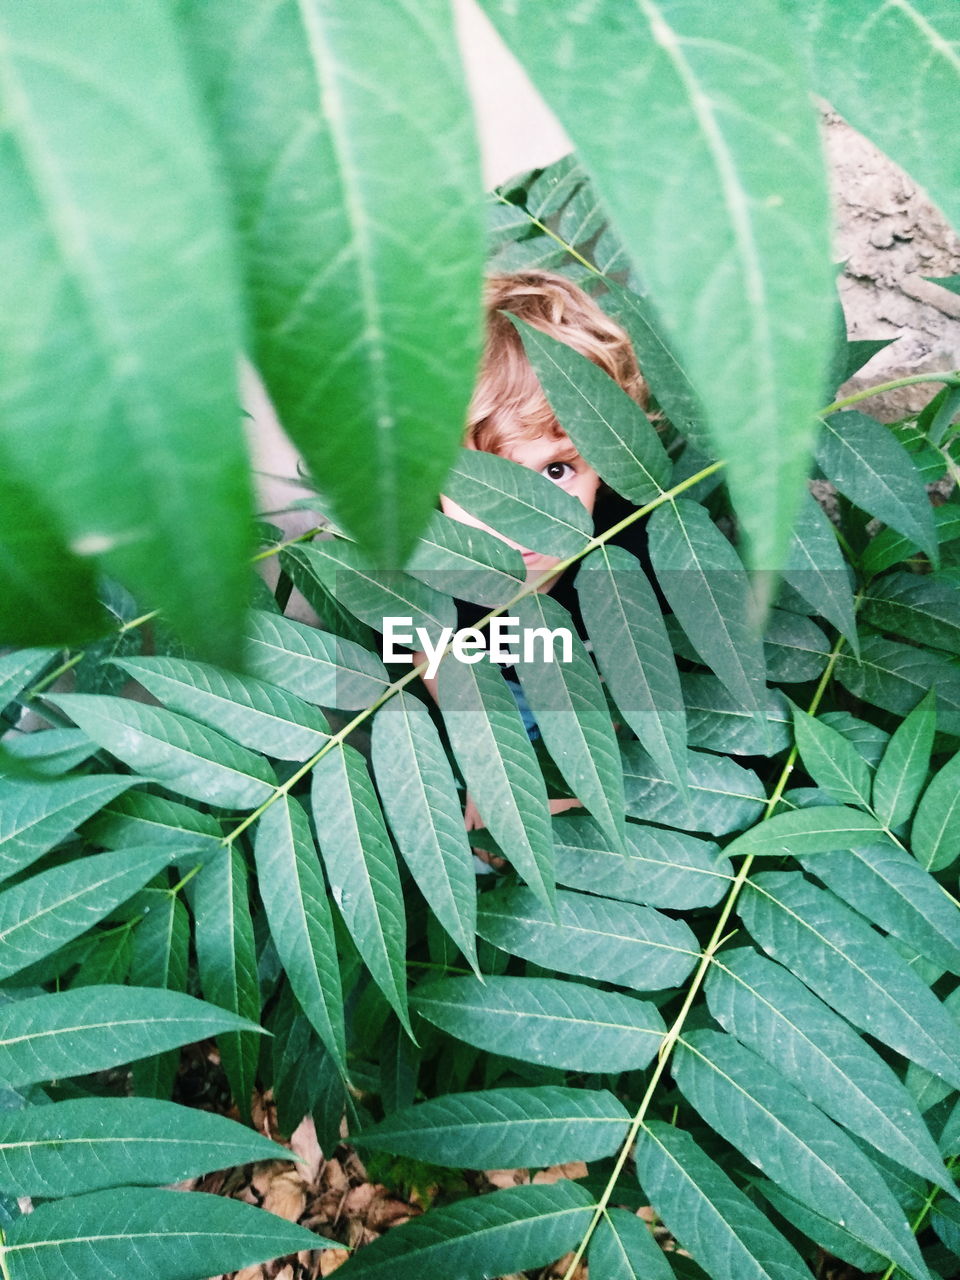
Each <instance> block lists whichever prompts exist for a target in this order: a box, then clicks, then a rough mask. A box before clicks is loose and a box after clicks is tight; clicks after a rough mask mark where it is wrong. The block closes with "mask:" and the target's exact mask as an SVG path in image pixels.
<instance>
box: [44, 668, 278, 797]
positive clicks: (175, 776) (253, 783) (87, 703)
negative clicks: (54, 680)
mask: <svg viewBox="0 0 960 1280" xmlns="http://www.w3.org/2000/svg"><path fill="white" fill-rule="evenodd" d="M47 696H48V698H49V701H51V702H52V703H53V704H54V705H55V706H57V707H59V708H60V709H61V710H63V711H65V712H66V713H67V715H68V716H70V718H71V720H73V721H74V722H75V723H76V724H78V725H79V726H80V728H81V729H82V730H83V731H84V733H86V734H89V736H90V737H91V738H93V740H94V742H98V743H99V744H100V746H101V747H104V748H106V750H107V751H109V752H110V753H111V754H112V755H115V756H116V757H117V759H118V760H122V761H123V763H124V764H126V765H129V766H130V768H131V769H135V770H136V771H137V772H138V773H140V774H141V775H142V776H143V777H145V778H149V779H152V780H153V781H155V782H159V783H161V784H162V785H163V786H166V787H169V788H170V790H172V791H176V792H178V793H180V794H181V795H185V796H190V797H191V798H192V799H194V800H202V801H204V802H205V803H206V804H216V805H223V806H226V807H228V808H237V809H254V808H256V806H257V805H259V804H262V803H263V801H264V800H266V799H268V797H269V796H270V795H272V793H273V789H274V787H275V786H276V778H275V776H274V773H273V770H272V769H271V768H270V765H269V764H267V762H266V760H264V759H263V757H262V756H259V755H256V754H255V753H254V752H252V751H248V750H247V748H246V747H241V746H238V745H237V744H236V743H234V742H231V741H230V740H229V738H224V737H223V736H222V735H221V734H219V733H217V732H215V731H214V730H213V729H207V728H206V727H205V726H203V725H199V724H196V723H195V722H194V721H193V720H188V719H186V717H185V716H180V715H177V714H176V712H173V711H167V710H165V709H164V708H163V707H148V706H145V705H144V704H143V703H140V702H132V701H130V700H129V699H127V698H113V697H108V696H106V695H99V696H97V695H94V694H88V693H58V694H57V695H56V696H53V695H52V694H49V695H47Z"/></svg>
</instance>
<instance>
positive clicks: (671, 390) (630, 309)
mask: <svg viewBox="0 0 960 1280" xmlns="http://www.w3.org/2000/svg"><path fill="white" fill-rule="evenodd" d="M594 254H595V258H596V262H597V265H598V266H599V267H601V269H602V270H603V271H604V272H607V273H609V272H610V271H611V270H612V271H616V270H618V269H622V268H618V267H617V266H609V267H608V266H606V265H604V264H603V263H602V262H601V260H600V243H599V242H598V244H597V247H596V249H595V250H594ZM618 257H619V258H623V257H624V254H623V250H622V249H618ZM604 284H605V286H606V290H607V291H606V292H605V293H603V294H602V295H601V296H600V297H599V298H598V299H597V301H598V302H599V303H600V305H601V307H603V309H604V311H606V312H608V313H609V314H610V315H612V316H613V317H614V318H615V319H616V320H618V321H619V322H620V324H621V325H622V326H623V328H624V329H626V331H627V333H628V334H629V336H630V343H631V345H632V347H633V349H634V351H635V352H636V355H637V359H638V361H639V363H640V368H641V369H642V370H643V376H644V378H645V380H646V382H647V384H648V385H649V387H650V390H651V391H652V392H653V395H654V396H655V398H656V401H657V404H658V405H660V407H661V408H662V409H663V411H664V413H665V414H666V415H667V417H668V419H669V420H670V422H671V423H672V425H673V426H674V427H676V429H677V430H678V431H679V432H680V434H681V435H682V436H683V437H684V439H686V440H690V441H692V443H693V444H694V445H696V446H697V447H698V448H699V449H700V450H705V451H706V452H708V453H709V452H710V448H711V446H710V440H709V437H708V436H707V433H706V430H705V428H704V425H703V423H704V412H703V406H702V405H701V403H700V399H699V397H698V395H697V393H696V392H695V391H694V389H693V384H692V383H691V381H690V378H689V375H688V373H687V371H686V368H685V367H684V364H683V362H682V361H681V360H680V359H679V358H678V357H677V354H676V352H675V351H674V350H673V349H672V347H671V345H670V343H669V342H668V341H667V338H666V336H665V334H664V328H663V322H662V320H661V319H660V317H659V316H658V315H657V313H656V310H655V308H654V305H653V302H652V300H651V299H650V298H649V297H647V296H645V295H643V294H641V293H640V292H637V291H635V290H633V289H624V288H622V287H621V286H620V285H619V284H617V283H616V282H615V281H614V280H612V279H610V276H609V274H608V275H607V278H606V279H605V281H604Z"/></svg>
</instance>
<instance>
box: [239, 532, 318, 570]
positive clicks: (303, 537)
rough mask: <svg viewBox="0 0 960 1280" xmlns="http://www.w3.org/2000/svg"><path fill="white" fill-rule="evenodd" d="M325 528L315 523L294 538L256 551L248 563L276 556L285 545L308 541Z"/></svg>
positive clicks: (283, 549)
mask: <svg viewBox="0 0 960 1280" xmlns="http://www.w3.org/2000/svg"><path fill="white" fill-rule="evenodd" d="M326 530H327V526H326V525H324V524H318V525H315V526H314V527H313V528H312V529H308V530H307V531H306V533H301V534H298V535H297V537H295V538H288V539H287V541H286V542H278V543H277V545H276V546H275V547H267V549H266V551H258V552H257V554H256V555H255V556H251V557H250V563H251V564H258V563H259V562H260V561H261V560H269V559H270V557H271V556H278V555H279V554H280V552H281V551H285V550H286V549H287V547H295V546H296V545H297V543H298V542H309V540H310V539H311V538H315V537H316V536H317V534H318V533H325V532H326Z"/></svg>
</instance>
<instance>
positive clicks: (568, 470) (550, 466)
mask: <svg viewBox="0 0 960 1280" xmlns="http://www.w3.org/2000/svg"><path fill="white" fill-rule="evenodd" d="M540 474H541V475H545V476H546V477H547V479H548V480H566V479H567V477H568V476H571V475H573V467H572V466H571V465H570V463H569V462H548V463H547V465H546V466H545V467H544V468H543V470H542V472H541V473H540Z"/></svg>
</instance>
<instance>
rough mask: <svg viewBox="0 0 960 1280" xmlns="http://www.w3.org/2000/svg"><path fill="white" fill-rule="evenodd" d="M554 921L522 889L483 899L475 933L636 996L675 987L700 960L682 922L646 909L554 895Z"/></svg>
mask: <svg viewBox="0 0 960 1280" xmlns="http://www.w3.org/2000/svg"><path fill="white" fill-rule="evenodd" d="M556 907H557V922H556V923H555V922H554V921H553V919H552V918H551V914H550V912H549V911H548V910H547V909H546V907H545V906H544V905H543V903H542V902H540V901H538V899H537V898H536V897H535V896H534V895H533V893H532V892H531V891H530V890H529V889H527V888H524V887H523V886H521V885H516V886H513V887H509V886H508V887H506V888H503V889H498V890H497V891H496V892H494V893H485V894H484V895H483V896H482V897H481V898H480V902H479V904H478V916H477V932H478V933H479V934H480V937H481V938H485V939H486V941H487V942H491V943H493V945H494V946H495V947H499V948H500V949H501V950H502V951H508V952H509V953H510V954H511V955H515V956H523V958H524V959H525V960H532V961H533V962H534V963H535V964H539V965H542V966H543V967H544V968H545V969H553V970H555V971H556V972H557V973H570V974H574V975H576V976H578V977H584V978H596V979H598V980H600V981H603V982H612V983H615V984H616V985H617V986H620V987H632V988H633V989H634V990H636V991H658V990H661V989H662V988H664V987H678V986H680V984H681V983H682V982H683V980H684V979H685V978H686V977H687V975H688V974H689V973H690V971H691V970H692V968H693V966H694V965H695V964H696V962H697V960H698V959H699V956H700V948H699V946H698V943H697V940H696V938H695V937H694V935H693V932H692V931H691V929H690V928H689V926H688V925H686V924H685V923H684V922H683V921H682V920H673V919H671V918H670V917H669V916H665V915H661V914H660V912H659V911H655V910H654V909H653V908H652V907H640V906H636V905H634V904H633V903H626V902H614V901H611V900H610V899H609V898H597V897H593V896H590V895H588V894H583V893H570V892H569V891H566V890H560V891H558V893H557V902H556Z"/></svg>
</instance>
